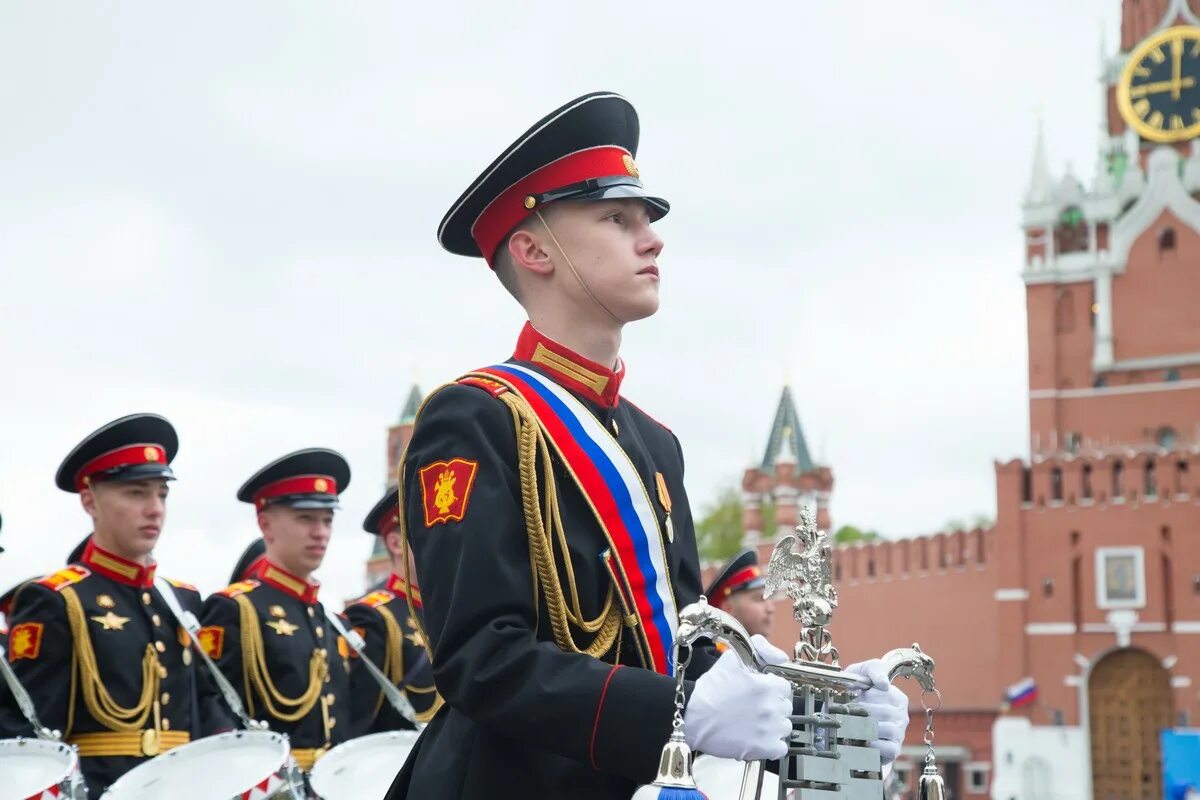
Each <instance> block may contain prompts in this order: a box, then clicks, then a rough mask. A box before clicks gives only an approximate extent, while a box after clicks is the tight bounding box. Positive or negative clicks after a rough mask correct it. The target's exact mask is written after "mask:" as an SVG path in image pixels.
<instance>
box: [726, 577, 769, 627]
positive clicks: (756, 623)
mask: <svg viewBox="0 0 1200 800" xmlns="http://www.w3.org/2000/svg"><path fill="white" fill-rule="evenodd" d="M725 605H726V607H727V609H728V611H729V613H730V614H732V615H733V616H734V618H735V619H736V620H737V621H738V622H740V623H742V625H744V626H745V628H746V630H747V631H749V633H750V635H751V636H753V635H754V634H756V633H761V634H762V635H763V636H769V635H770V633H771V617H772V616H773V615H774V614H775V604H774V603H772V602H771V601H770V600H763V598H762V590H760V589H747V590H746V591H744V592H735V593H734V594H732V595H730V596H729V599H728V600H726V601H725Z"/></svg>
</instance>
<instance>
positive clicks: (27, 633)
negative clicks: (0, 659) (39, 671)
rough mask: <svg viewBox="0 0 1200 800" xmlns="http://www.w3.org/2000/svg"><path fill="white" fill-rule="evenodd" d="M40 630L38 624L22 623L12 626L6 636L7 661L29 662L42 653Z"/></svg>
mask: <svg viewBox="0 0 1200 800" xmlns="http://www.w3.org/2000/svg"><path fill="white" fill-rule="evenodd" d="M42 630H43V626H42V623H40V622H22V623H21V624H20V625H14V626H13V629H12V630H11V631H9V634H8V660H9V661H10V662H14V661H20V660H21V659H22V658H28V659H30V660H31V661H32V660H33V659H36V658H37V657H38V654H39V653H41V652H42Z"/></svg>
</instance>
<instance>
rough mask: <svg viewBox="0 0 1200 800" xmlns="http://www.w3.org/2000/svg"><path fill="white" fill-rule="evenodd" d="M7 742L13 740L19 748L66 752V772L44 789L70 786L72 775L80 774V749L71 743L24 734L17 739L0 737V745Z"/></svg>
mask: <svg viewBox="0 0 1200 800" xmlns="http://www.w3.org/2000/svg"><path fill="white" fill-rule="evenodd" d="M5 742H11V743H12V744H13V745H15V746H16V747H18V748H20V747H30V748H32V749H33V750H40V751H46V750H50V751H55V750H57V751H58V752H59V753H65V754H66V756H67V770H66V772H64V773H62V774H61V775H59V776H58V777H57V778H55V780H54V783H51V784H50V785H49V786H47V787H45V789H42V791H45V790H46V789H49V788H51V787H56V786H57V787H63V786H68V785H69V784H70V780H71V776H73V775H78V774H80V772H79V751H78V750H76V749H75V748H74V747H72V746H71V745H69V744H67V743H66V742H58V741H50V740H47V739H28V738H26V737H24V736H18V737H16V738H15V739H0V745H3V744H4V743H5Z"/></svg>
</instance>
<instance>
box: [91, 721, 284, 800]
mask: <svg viewBox="0 0 1200 800" xmlns="http://www.w3.org/2000/svg"><path fill="white" fill-rule="evenodd" d="M247 736H249V737H250V738H255V739H270V740H277V741H279V742H280V743H281V744H282V745H283V758H282V760H281V761H280V762H279V764H278V765H277V766H276V767H275V768H274V769H273V770H272V771H271V772H269V773H267V774H266V775H264V776H263V778H259V779H258V780H257V781H255V783H252V784H250V785H249V786H247V787H246V788H245V789H242V790H240V791H241V792H247V791H249V790H251V789H253V788H254V787H255V786H257V785H258V784H259V783H261V782H262V780H263V779H264V778H271V777H273V776H274V777H278V778H279V779H281V780H286V779H287V774H288V768H289V766H290V762H291V759H292V746H291V740H290V739H289V738H288V735H287V734H286V733H280V732H279V731H247V730H236V731H223V732H222V733H214V734H212V735H211V736H201V737H200V738H199V739H193V740H192V741H190V742H188V743H187V744H184V745H181V746H179V747H175V748H172V749H171V750H168V751H167V752H165V753H163V754H162V755H161V756H157V757H156V758H151V759H149V760H147V761H146V762H145V763H142V764H138V765H137V766H136V767H134V768H133V769H131V770H129V771H128V772H126V773H125V774H124V775H122V776H121V777H119V778H117V780H116V781H114V782H113V784H112V785H111V786H109V787H108V789H107V790H106V791H105V793H104V797H105V798H108V797H109V793H110V792H112V790H113V789H118V788H120V789H124V787H123V786H122V785H121V784H122V783H125V782H127V781H128V782H130V783H132V781H133V780H135V779H136V778H131V777H130V776H132V775H133V774H134V773H135V772H137V771H138V770H140V769H142V768H143V767H149V766H151V765H154V766H156V767H162V766H166V765H168V764H170V763H172V762H171V760H170V759H171V757H173V756H176V755H177V754H178V753H180V752H181V751H184V750H187V749H188V748H190V747H191V746H192V745H195V744H201V743H204V744H205V745H211V744H212V740H217V739H227V740H230V741H233V740H237V739H243V738H246V737H247ZM144 774H150V772H149V771H147V772H145V773H144ZM135 788H136V787H135ZM116 800H120V798H119V797H118V798H117V799H116Z"/></svg>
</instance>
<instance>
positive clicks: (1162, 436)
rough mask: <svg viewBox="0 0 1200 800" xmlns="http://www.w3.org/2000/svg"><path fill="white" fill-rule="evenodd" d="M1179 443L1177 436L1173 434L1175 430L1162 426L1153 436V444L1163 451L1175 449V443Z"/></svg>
mask: <svg viewBox="0 0 1200 800" xmlns="http://www.w3.org/2000/svg"><path fill="white" fill-rule="evenodd" d="M1178 441H1179V434H1177V433H1175V429H1174V428H1171V427H1167V426H1164V427H1162V428H1159V429H1158V432H1157V433H1155V434H1154V442H1155V443H1156V444H1157V445H1158V446H1159V447H1161V448H1162V449H1163V450H1171V449H1172V448H1174V447H1175V443H1176V442H1178Z"/></svg>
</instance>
